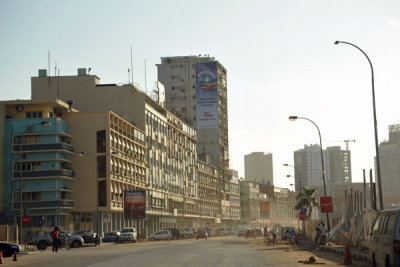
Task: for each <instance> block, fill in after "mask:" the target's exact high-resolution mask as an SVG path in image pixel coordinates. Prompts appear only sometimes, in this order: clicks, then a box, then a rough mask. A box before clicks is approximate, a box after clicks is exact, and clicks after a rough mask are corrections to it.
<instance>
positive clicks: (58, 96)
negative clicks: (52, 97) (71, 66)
mask: <svg viewBox="0 0 400 267" xmlns="http://www.w3.org/2000/svg"><path fill="white" fill-rule="evenodd" d="M57 99H60V69H58V76H57Z"/></svg>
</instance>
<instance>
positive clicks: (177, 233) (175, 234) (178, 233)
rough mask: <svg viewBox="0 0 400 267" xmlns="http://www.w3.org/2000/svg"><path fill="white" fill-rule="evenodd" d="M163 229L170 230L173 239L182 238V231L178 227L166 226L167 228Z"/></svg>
mask: <svg viewBox="0 0 400 267" xmlns="http://www.w3.org/2000/svg"><path fill="white" fill-rule="evenodd" d="M163 230H168V231H170V232H171V234H172V239H175V240H178V239H182V233H181V231H180V230H179V229H177V228H166V229H163Z"/></svg>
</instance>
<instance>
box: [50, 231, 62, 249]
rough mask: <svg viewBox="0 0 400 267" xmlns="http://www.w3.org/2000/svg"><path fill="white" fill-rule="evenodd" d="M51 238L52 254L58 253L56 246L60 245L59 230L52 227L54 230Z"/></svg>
mask: <svg viewBox="0 0 400 267" xmlns="http://www.w3.org/2000/svg"><path fill="white" fill-rule="evenodd" d="M51 237H52V238H53V248H52V251H53V252H58V246H59V245H60V229H58V227H57V226H56V227H54V230H53V231H52V232H51Z"/></svg>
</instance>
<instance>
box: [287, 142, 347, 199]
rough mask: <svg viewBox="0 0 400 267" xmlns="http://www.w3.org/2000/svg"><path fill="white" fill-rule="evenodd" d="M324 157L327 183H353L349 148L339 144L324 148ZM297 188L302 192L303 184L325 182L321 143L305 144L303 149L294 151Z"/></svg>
mask: <svg viewBox="0 0 400 267" xmlns="http://www.w3.org/2000/svg"><path fill="white" fill-rule="evenodd" d="M322 155H323V157H324V168H325V179H326V183H344V182H347V183H351V181H352V178H351V159H350V151H349V150H341V148H340V147H339V146H334V147H327V148H326V149H323V150H322ZM294 165H295V167H296V169H297V170H298V172H299V173H297V172H295V189H296V192H300V179H301V185H302V186H316V185H321V184H323V180H322V163H321V149H320V146H319V145H310V146H307V145H305V146H304V148H303V149H299V150H296V151H295V152H294ZM299 175H300V177H298V176H299Z"/></svg>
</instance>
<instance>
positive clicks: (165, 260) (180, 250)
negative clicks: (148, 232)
mask: <svg viewBox="0 0 400 267" xmlns="http://www.w3.org/2000/svg"><path fill="white" fill-rule="evenodd" d="M311 255H313V256H315V254H313V252H310V251H299V250H297V249H296V247H294V246H292V245H290V244H289V243H280V244H279V245H276V246H266V245H265V243H264V242H263V240H262V239H251V240H250V239H244V238H238V237H223V238H209V239H208V240H204V239H201V240H195V239H190V240H178V241H155V242H141V243H135V244H133V243H130V244H116V245H107V246H101V247H84V248H79V249H71V250H69V251H67V250H65V249H62V250H60V251H59V252H58V253H52V252H51V251H50V250H46V251H43V252H37V253H32V254H28V255H20V256H19V257H18V261H16V262H15V261H12V257H11V258H5V259H4V261H5V262H4V264H6V265H7V266H41V267H46V266H49V267H50V266H51V267H54V266H56V267H64V266H96V267H98V266H108V267H109V266H111V267H117V266H133V265H134V266H143V267H144V266H171V267H172V266H174V267H175V266H182V267H190V266H201V267H204V266H227V267H232V266H309V265H305V264H302V263H298V261H300V260H308V258H309V257H310V256H311ZM316 258H317V263H324V266H342V263H343V256H340V255H337V254H333V253H323V252H321V254H318V253H317V256H316ZM353 262H354V264H353V266H368V263H367V262H365V261H355V260H354V261H353Z"/></svg>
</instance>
